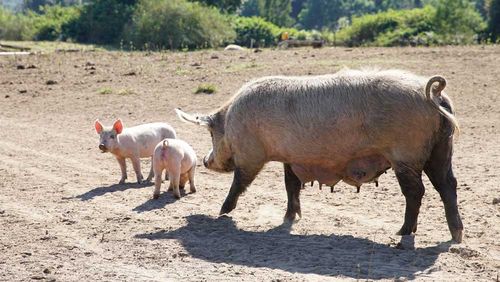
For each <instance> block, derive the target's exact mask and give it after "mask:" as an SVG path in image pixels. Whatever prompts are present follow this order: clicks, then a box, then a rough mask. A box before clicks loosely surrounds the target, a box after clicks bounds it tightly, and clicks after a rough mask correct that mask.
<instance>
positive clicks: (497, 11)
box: [487, 0, 500, 42]
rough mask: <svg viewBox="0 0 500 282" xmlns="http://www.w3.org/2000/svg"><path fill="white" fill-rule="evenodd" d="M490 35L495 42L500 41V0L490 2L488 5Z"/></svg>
mask: <svg viewBox="0 0 500 282" xmlns="http://www.w3.org/2000/svg"><path fill="white" fill-rule="evenodd" d="M487 11H488V33H489V35H490V38H491V40H492V41H493V42H497V41H498V40H499V39H500V0H490V1H488V3H487Z"/></svg>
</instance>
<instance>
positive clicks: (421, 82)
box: [177, 70, 463, 242]
mask: <svg viewBox="0 0 500 282" xmlns="http://www.w3.org/2000/svg"><path fill="white" fill-rule="evenodd" d="M445 86H446V81H445V79H444V78H443V77H441V76H434V77H432V78H430V79H428V78H423V77H420V76H417V75H414V74H411V73H408V72H405V71H399V70H384V71H381V70H360V71H358V70H343V71H340V72H338V73H336V74H333V75H323V76H308V77H265V78H262V79H259V80H256V81H253V82H250V83H248V84H246V85H245V86H243V87H242V88H241V89H240V90H239V91H238V93H237V94H236V95H235V96H234V97H233V98H232V99H231V100H230V101H229V102H227V103H226V104H225V105H223V106H222V107H221V108H220V109H219V110H218V111H216V112H215V113H213V114H210V115H191V114H187V113H185V112H183V111H181V110H179V109H177V114H178V115H179V117H180V118H181V119H182V120H184V121H187V122H191V123H194V124H198V125H201V126H203V127H206V128H207V129H208V130H209V131H210V134H211V136H212V145H213V149H212V150H211V151H210V152H209V154H208V155H207V156H206V157H205V158H204V161H203V162H204V164H205V166H206V167H207V168H209V169H212V170H216V171H221V172H230V171H234V178H233V183H232V185H231V189H230V190H229V194H228V196H227V198H226V200H225V202H224V204H223V205H222V209H221V211H220V213H221V214H224V213H229V212H230V211H231V210H233V209H234V208H235V207H236V203H237V201H238V197H239V196H240V194H241V193H242V192H244V191H245V189H246V187H247V186H249V185H250V183H251V182H252V181H253V180H254V178H255V177H256V176H257V174H258V173H259V171H260V170H261V168H262V167H263V165H264V164H265V163H266V162H269V161H279V162H282V163H284V170H285V186H286V191H287V194H288V207H287V211H286V214H285V219H287V220H294V219H295V216H296V214H298V215H299V216H301V209H300V201H299V193H300V188H301V183H305V182H308V181H312V180H318V181H319V182H320V183H324V184H326V185H333V184H335V183H337V182H338V181H340V180H344V181H345V182H347V183H349V184H351V185H355V186H359V185H361V184H362V183H366V182H372V181H375V180H376V178H377V177H378V175H380V174H381V173H382V172H384V171H385V170H386V169H388V168H392V169H393V170H394V172H395V174H396V177H397V179H398V181H399V184H400V186H401V190H402V192H403V195H404V196H405V198H406V212H405V217H404V223H403V226H402V227H401V229H400V230H399V232H398V234H401V235H407V234H410V233H412V232H415V231H416V230H417V217H418V213H419V209H420V205H421V200H422V196H423V195H424V185H423V184H422V179H421V177H422V171H424V172H425V173H426V174H427V176H428V177H429V179H430V180H431V182H432V184H433V185H434V187H435V188H436V190H437V191H438V192H439V194H440V196H441V199H442V201H443V203H444V208H445V213H446V219H447V221H448V227H449V229H450V232H451V235H452V238H453V239H454V240H455V241H457V242H460V241H461V240H462V231H463V226H462V222H461V219H460V215H459V212H458V208H457V194H456V187H457V182H456V179H455V177H454V176H453V171H452V165H451V158H452V146H453V133H454V131H455V129H458V123H457V121H456V119H455V116H454V114H453V107H452V102H451V100H450V99H449V98H448V96H447V95H446V94H445V93H444V92H443V89H444V88H445Z"/></svg>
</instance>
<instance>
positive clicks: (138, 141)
mask: <svg viewBox="0 0 500 282" xmlns="http://www.w3.org/2000/svg"><path fill="white" fill-rule="evenodd" d="M95 130H96V132H97V134H99V136H100V141H99V149H100V150H101V151H102V152H103V153H106V152H110V153H112V154H113V155H115V157H116V159H117V160H118V163H119V164H120V169H121V171H122V177H121V179H120V182H119V183H120V184H122V183H124V182H125V179H127V166H126V163H125V159H131V160H132V166H133V167H134V171H135V175H136V176H137V182H138V183H141V182H142V181H143V176H142V172H141V160H140V159H141V158H151V170H150V171H149V175H148V178H147V179H146V181H147V182H149V181H151V179H152V178H153V158H152V156H153V151H154V149H155V147H156V145H157V144H158V143H159V142H160V141H161V140H163V139H165V138H176V134H175V130H174V128H173V127H172V126H170V125H168V124H166V123H161V122H156V123H146V124H142V125H138V126H133V127H129V128H124V127H123V123H122V121H121V120H119V119H118V120H116V121H115V123H114V124H113V126H112V127H105V126H103V125H102V124H101V122H99V120H96V121H95Z"/></svg>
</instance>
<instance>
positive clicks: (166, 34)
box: [125, 0, 235, 50]
mask: <svg viewBox="0 0 500 282" xmlns="http://www.w3.org/2000/svg"><path fill="white" fill-rule="evenodd" d="M125 38H126V40H127V42H128V41H130V42H132V43H133V45H134V46H137V47H139V48H141V49H144V48H145V49H172V50H174V49H183V48H188V49H196V48H207V47H218V46H220V45H222V44H223V43H224V42H231V41H232V40H234V38H235V33H234V30H233V29H232V28H231V25H230V23H229V21H228V19H227V18H226V17H224V16H223V15H221V14H220V13H219V11H218V10H217V9H216V8H210V7H206V6H203V5H201V4H199V3H192V2H187V1H185V0H141V1H139V3H138V5H137V7H136V10H135V12H134V15H133V19H132V22H131V24H130V26H129V27H128V28H127V29H126V33H125Z"/></svg>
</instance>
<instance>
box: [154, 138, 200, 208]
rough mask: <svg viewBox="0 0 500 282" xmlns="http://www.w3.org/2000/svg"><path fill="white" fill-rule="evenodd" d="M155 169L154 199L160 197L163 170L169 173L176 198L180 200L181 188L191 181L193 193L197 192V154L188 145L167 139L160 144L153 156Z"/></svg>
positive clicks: (180, 141)
mask: <svg viewBox="0 0 500 282" xmlns="http://www.w3.org/2000/svg"><path fill="white" fill-rule="evenodd" d="M153 169H154V173H155V190H154V193H153V199H158V197H160V187H161V174H162V172H163V170H166V171H167V173H168V178H169V179H170V186H169V188H168V190H169V191H170V190H173V192H174V196H175V197H176V198H177V199H179V198H180V197H181V193H180V191H179V187H181V188H184V185H185V184H186V182H187V181H188V180H189V188H190V190H191V193H194V192H196V187H195V186H194V171H195V169H196V153H195V152H194V150H193V148H192V147H191V146H189V144H188V143H186V142H185V141H182V140H179V139H169V138H167V139H165V140H163V141H162V142H160V143H159V144H158V145H157V146H156V148H155V151H154V154H153Z"/></svg>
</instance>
